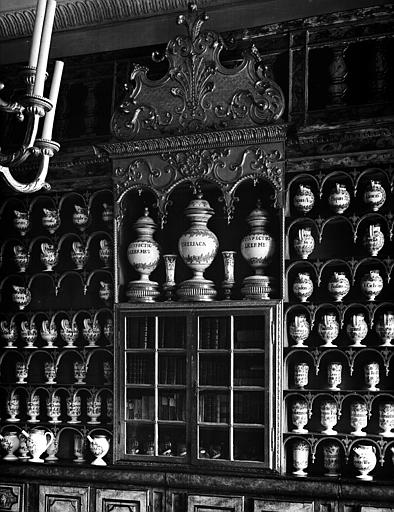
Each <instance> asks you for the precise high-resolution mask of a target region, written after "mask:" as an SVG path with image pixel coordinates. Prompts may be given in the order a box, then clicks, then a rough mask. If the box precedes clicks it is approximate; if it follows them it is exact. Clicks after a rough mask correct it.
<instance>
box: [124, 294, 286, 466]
mask: <svg viewBox="0 0 394 512" xmlns="http://www.w3.org/2000/svg"><path fill="white" fill-rule="evenodd" d="M280 310H281V308H280V303H279V302H278V301H267V303H265V304H264V305H261V304H256V303H252V302H248V303H244V302H239V301H231V302H229V301H225V302H218V303H214V304H205V305H204V304H192V305H189V307H188V308H187V309H185V308H184V307H183V305H182V304H179V303H171V302H169V303H161V304H160V307H158V305H156V304H150V305H128V304H122V305H119V306H118V308H117V315H118V318H117V322H118V325H119V326H120V336H119V342H118V347H117V351H118V354H119V361H118V364H119V368H118V369H119V375H120V378H119V379H117V381H118V382H119V385H118V390H117V393H116V395H117V396H119V397H120V398H119V402H118V404H117V407H116V410H118V411H119V417H118V418H117V422H119V424H120V439H121V442H120V444H119V447H118V451H117V454H116V457H117V459H120V460H128V461H131V460H146V459H148V460H155V461H156V462H158V461H160V460H161V461H163V460H166V461H169V460H170V461H172V462H183V463H194V464H195V463H203V462H204V463H208V462H209V463H213V462H218V463H221V464H226V463H227V464H234V463H236V464H240V463H241V464H242V463H247V464H248V465H250V464H260V465H261V466H262V467H272V466H273V460H274V456H273V453H272V443H273V437H272V436H274V435H275V432H276V425H277V423H278V417H277V411H276V410H275V409H274V408H273V401H272V398H271V392H272V390H275V389H276V387H277V386H278V383H277V381H276V379H275V377H274V376H275V375H276V373H275V370H274V368H275V365H276V361H277V357H278V356H277V354H276V348H275V344H274V340H273V332H274V329H275V328H276V327H273V326H276V325H277V322H278V318H279V314H280ZM164 457H165V459H164Z"/></svg>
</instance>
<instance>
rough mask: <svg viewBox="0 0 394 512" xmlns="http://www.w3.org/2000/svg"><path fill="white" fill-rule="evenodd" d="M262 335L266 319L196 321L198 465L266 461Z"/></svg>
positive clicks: (239, 318) (242, 318)
mask: <svg viewBox="0 0 394 512" xmlns="http://www.w3.org/2000/svg"><path fill="white" fill-rule="evenodd" d="M217 327H218V329H219V332H217ZM222 329H224V330H225V333H223V331H222ZM264 332H265V331H264V318H262V319H257V320H256V319H255V318H254V317H250V316H233V315H231V316H227V317H220V319H219V320H218V319H213V318H212V317H199V318H198V339H197V343H198V345H197V346H198V396H199V400H198V404H197V409H198V417H197V422H198V447H199V448H198V450H199V451H198V458H199V459H220V460H227V461H252V462H263V461H264V432H265V429H264V426H265V400H264V399H265V350H264ZM217 340H220V341H219V342H217ZM223 347H225V348H223ZM250 444H252V446H250Z"/></svg>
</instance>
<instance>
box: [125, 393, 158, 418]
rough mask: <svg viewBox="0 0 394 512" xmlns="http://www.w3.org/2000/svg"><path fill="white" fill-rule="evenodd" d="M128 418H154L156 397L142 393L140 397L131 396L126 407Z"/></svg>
mask: <svg viewBox="0 0 394 512" xmlns="http://www.w3.org/2000/svg"><path fill="white" fill-rule="evenodd" d="M126 419H127V420H154V419H155V397H154V396H153V395H142V396H141V397H138V398H129V399H128V400H127V407H126Z"/></svg>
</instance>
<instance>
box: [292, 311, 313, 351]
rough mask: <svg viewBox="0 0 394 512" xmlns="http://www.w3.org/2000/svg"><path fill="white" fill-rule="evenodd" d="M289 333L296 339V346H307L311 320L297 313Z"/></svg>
mask: <svg viewBox="0 0 394 512" xmlns="http://www.w3.org/2000/svg"><path fill="white" fill-rule="evenodd" d="M289 334H290V336H291V338H293V340H294V341H295V346H296V347H305V346H306V345H304V341H305V340H306V339H307V338H308V336H309V334H310V326H309V322H308V320H307V319H306V316H305V315H303V314H299V315H295V316H294V318H293V321H292V322H291V323H290V325H289Z"/></svg>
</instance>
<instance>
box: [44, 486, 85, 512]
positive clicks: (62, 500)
mask: <svg viewBox="0 0 394 512" xmlns="http://www.w3.org/2000/svg"><path fill="white" fill-rule="evenodd" d="M88 511H89V488H88V487H61V486H52V485H40V494H39V508H38V512H88Z"/></svg>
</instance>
